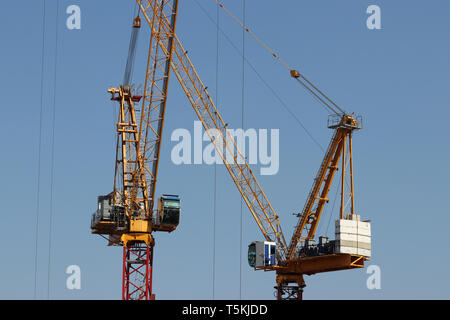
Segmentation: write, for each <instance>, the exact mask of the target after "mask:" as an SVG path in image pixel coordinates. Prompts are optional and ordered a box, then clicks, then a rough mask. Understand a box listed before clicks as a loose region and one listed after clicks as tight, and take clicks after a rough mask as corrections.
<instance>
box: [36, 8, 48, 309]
mask: <svg viewBox="0 0 450 320" xmlns="http://www.w3.org/2000/svg"><path fill="white" fill-rule="evenodd" d="M42 2H43V7H44V8H43V14H42V48H41V54H42V57H41V105H40V113H39V142H38V148H39V150H38V160H37V166H38V173H37V182H36V183H37V190H36V226H35V240H34V241H35V247H34V251H35V252H34V293H33V297H34V299H35V300H36V297H37V273H38V240H39V215H40V212H39V211H40V197H41V194H40V191H41V150H42V121H43V108H44V64H45V33H46V30H45V20H46V19H45V18H46V1H45V0H43V1H42Z"/></svg>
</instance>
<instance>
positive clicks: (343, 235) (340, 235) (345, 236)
mask: <svg viewBox="0 0 450 320" xmlns="http://www.w3.org/2000/svg"><path fill="white" fill-rule="evenodd" d="M336 240H347V241H357V242H361V243H370V242H371V238H370V237H369V236H361V235H356V234H352V233H338V234H336Z"/></svg>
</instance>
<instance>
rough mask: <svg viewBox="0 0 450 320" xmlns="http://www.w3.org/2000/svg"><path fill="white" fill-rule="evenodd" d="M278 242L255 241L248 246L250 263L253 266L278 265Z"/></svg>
mask: <svg viewBox="0 0 450 320" xmlns="http://www.w3.org/2000/svg"><path fill="white" fill-rule="evenodd" d="M276 251H277V244H276V243H275V242H270V241H254V242H252V243H251V244H250V245H249V246H248V264H249V265H250V267H252V268H255V269H256V268H267V267H273V266H275V265H276V263H277V261H276Z"/></svg>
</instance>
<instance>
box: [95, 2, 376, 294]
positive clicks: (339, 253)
mask: <svg viewBox="0 0 450 320" xmlns="http://www.w3.org/2000/svg"><path fill="white" fill-rule="evenodd" d="M136 1H137V3H138V5H139V8H140V11H141V12H142V14H143V16H144V17H145V20H146V21H147V23H148V25H149V27H150V30H151V40H150V53H149V60H148V61H149V62H148V67H147V77H146V86H145V88H146V92H145V94H144V97H143V100H144V102H143V104H142V113H141V114H142V116H141V117H140V121H138V120H137V117H136V112H135V109H134V102H136V101H138V100H139V99H140V97H136V96H133V95H132V94H131V93H130V90H128V89H127V88H126V87H121V88H120V89H111V90H110V92H112V93H113V98H114V99H117V100H119V101H120V104H121V114H122V118H119V124H118V155H121V157H119V156H118V158H117V161H116V182H115V186H116V184H117V182H118V180H120V181H121V182H123V187H122V188H121V189H119V188H116V187H115V189H114V192H113V193H112V194H111V195H109V198H108V199H112V203H113V209H114V208H115V207H118V208H119V209H120V210H118V209H114V210H116V211H118V212H120V214H121V215H122V216H123V219H124V221H125V223H124V225H123V226H122V225H120V227H117V226H118V224H117V222H114V223H109V222H108V221H102V219H97V220H98V222H97V224H95V223H94V224H93V226H94V227H93V232H94V233H99V234H108V235H109V240H110V244H119V245H123V246H124V286H123V288H124V290H123V291H124V292H125V293H124V294H123V298H124V299H129V298H133V296H132V295H130V294H129V292H130V288H129V283H127V281H129V280H127V279H128V278H127V277H129V275H130V274H131V273H130V271H129V270H128V269H127V268H131V271H134V269H133V265H132V262H133V261H136V260H132V259H131V258H130V257H129V255H130V253H133V254H134V253H135V251H136V248H139V250H142V251H145V250H147V256H146V255H145V254H142V253H139V254H138V255H137V256H138V258H139V259H137V260H138V261H143V260H145V261H147V262H146V267H147V269H149V270H150V271H149V272H150V280H149V275H148V274H147V273H143V272H135V274H138V275H139V276H140V277H141V278H140V281H141V282H142V283H144V285H143V286H141V288H143V287H145V285H147V286H148V285H150V288H146V289H145V290H146V291H147V292H149V293H150V298H151V259H150V260H149V259H148V255H150V256H151V257H152V256H153V255H152V252H153V245H154V239H153V237H152V236H151V232H152V231H168V232H171V231H173V230H174V229H175V228H176V226H177V225H178V221H179V211H178V216H177V218H176V219H168V220H169V221H173V220H175V221H176V223H174V224H168V225H164V224H162V223H161V219H162V220H164V217H165V216H166V214H167V213H166V212H165V211H164V208H165V206H164V205H162V206H161V209H160V208H158V210H157V217H159V219H156V220H155V219H154V217H153V197H154V190H155V185H156V178H157V167H158V157H159V151H160V146H161V143H160V142H161V134H162V127H163V123H164V121H163V119H164V109H165V103H166V99H167V84H168V81H169V75H170V70H172V71H173V72H174V74H175V76H176V77H177V79H178V81H179V83H180V84H181V86H182V88H183V90H184V92H185V94H186V96H187V98H188V99H189V101H190V103H191V105H192V107H193V109H194V112H195V113H196V114H197V116H198V118H199V120H200V121H201V122H202V125H203V127H204V129H205V131H206V132H207V133H208V134H209V136H210V138H211V141H212V142H213V144H214V145H215V147H216V151H217V153H218V154H219V155H220V157H221V158H222V160H223V163H224V164H225V166H226V168H227V170H228V172H229V173H230V175H231V177H232V179H233V181H234V183H235V184H236V186H237V188H238V190H239V192H240V193H241V195H242V198H243V200H244V202H245V203H246V205H247V207H248V208H249V210H250V213H251V214H252V216H253V218H254V220H255V222H256V223H257V225H258V227H259V229H260V231H261V233H262V235H263V237H264V239H265V241H264V242H254V243H252V244H251V245H250V246H249V263H250V265H251V266H252V267H254V268H255V269H256V270H265V271H275V272H276V274H277V279H276V280H277V286H276V288H277V296H278V298H279V299H301V298H302V292H303V288H304V286H305V281H304V279H303V276H304V275H311V274H316V273H321V272H329V271H337V270H345V269H354V268H363V267H364V261H365V260H367V259H369V256H370V247H367V245H366V244H367V243H366V242H360V241H359V239H360V238H364V237H365V238H367V237H368V236H369V237H370V225H369V223H368V222H360V221H359V215H357V214H356V213H355V207H354V186H353V157H352V153H353V151H352V133H353V131H355V130H358V129H360V128H361V119H360V117H356V116H353V115H349V114H347V113H346V112H344V111H343V110H342V109H341V108H339V107H338V106H337V105H335V104H334V103H332V101H331V100H330V99H329V98H327V97H326V96H325V95H324V94H323V93H322V92H321V91H320V90H318V89H317V88H316V87H315V86H314V85H313V84H312V83H310V82H309V81H308V80H307V79H306V78H305V77H304V76H303V75H302V74H300V73H299V72H298V71H296V70H291V76H292V77H293V78H295V79H297V80H298V81H299V82H300V83H301V84H303V85H304V86H306V88H307V89H308V91H310V92H311V93H313V94H314V95H315V96H316V97H317V98H319V99H320V100H322V101H323V102H325V103H326V105H327V106H328V107H329V108H330V110H332V111H333V115H332V116H330V118H329V128H331V129H333V130H335V133H334V135H333V138H332V140H331V142H330V144H329V146H328V149H327V151H326V153H325V156H324V159H323V161H322V163H321V166H320V168H319V171H318V173H317V175H316V178H315V180H314V183H313V187H312V189H311V192H310V194H309V196H308V197H307V201H306V204H305V207H304V209H303V211H302V213H301V214H299V220H298V223H297V226H296V228H295V231H294V234H293V236H292V238H291V240H290V242H289V243H288V242H286V239H285V236H284V234H283V232H282V229H281V224H280V221H279V216H278V215H277V214H276V212H275V210H274V209H273V207H272V205H271V204H270V202H269V200H268V199H267V197H266V195H265V193H264V191H263V190H262V188H261V186H260V184H259V183H258V181H257V179H256V177H255V175H254V174H253V172H252V170H251V168H250V166H249V165H248V163H247V161H246V158H245V156H244V155H243V154H242V153H241V152H240V151H239V149H238V146H237V144H236V142H235V140H234V139H233V137H232V136H231V134H230V132H229V131H228V130H227V125H226V123H225V122H224V121H223V119H222V117H221V115H220V113H219V112H218V110H217V108H216V106H215V105H214V103H213V100H212V98H211V96H210V95H209V93H208V91H207V89H206V87H205V86H204V84H203V83H202V81H201V79H200V77H199V75H198V73H197V72H196V70H195V68H194V66H193V64H192V62H191V60H190V59H189V57H188V55H187V51H186V50H185V49H184V48H183V46H182V45H181V42H180V40H179V39H178V37H177V35H176V34H175V26H176V18H177V11H178V0H136ZM158 72H159V73H158ZM115 94H117V95H118V97H116V96H115ZM145 101H147V102H145ZM151 101H156V102H153V103H152V102H151ZM327 101H328V102H330V104H328V103H327ZM152 106H156V107H155V109H158V110H159V112H157V113H156V114H157V116H156V118H155V117H152V116H149V114H150V113H151V112H152V111H153V110H154V108H152ZM123 119H127V121H124V122H121V121H122V120H123ZM155 119H156V120H157V121H156V123H158V126H157V128H158V129H155V128H154V126H153V123H154V121H155ZM138 124H139V125H138ZM212 129H214V130H212ZM144 132H145V133H144ZM147 133H149V134H150V135H152V134H153V135H154V138H153V140H152V139H151V138H148V136H147ZM213 133H214V134H213ZM148 143H149V145H147V144H148ZM150 146H151V147H150ZM127 150H128V152H127ZM150 150H151V151H150ZM226 154H233V155H234V156H233V157H232V158H231V159H230V158H227V156H226ZM127 157H129V159H128V158H127ZM124 159H128V160H127V161H126V165H125V161H124ZM149 161H152V164H153V165H152V170H149V168H150V167H149ZM338 170H341V179H340V188H341V194H340V197H341V208H340V219H339V220H338V221H336V234H337V236H339V239H337V240H335V241H334V242H333V241H328V239H325V238H324V237H321V238H320V243H319V246H316V245H315V244H314V241H313V240H314V238H315V231H316V228H317V225H318V222H319V219H320V216H321V213H322V211H323V209H324V205H325V203H327V202H328V201H329V199H328V193H329V190H330V187H331V183H332V181H333V178H334V177H335V174H336V172H337V171H338ZM118 172H119V175H118ZM146 177H149V178H146ZM118 199H119V200H118ZM163 200H164V199H163ZM163 200H162V201H163ZM99 201H100V198H99ZM166 207H170V206H166ZM122 208H123V209H122ZM178 209H179V199H178ZM114 210H113V211H114ZM99 211H100V208H99ZM110 225H113V226H114V227H111V226H110ZM102 228H103V229H102ZM105 228H106V229H105ZM359 229H361V230H362V231H363V232H362V233H361V234H359ZM355 230H356V233H355V234H354V233H353V232H355ZM354 236H356V240H354V239H353V237H354ZM350 238H351V239H350ZM369 243H370V242H369ZM355 245H356V247H355ZM360 245H361V246H360ZM363 250H366V251H363ZM142 251H139V252H142ZM140 255H142V256H140ZM136 281H137V280H136ZM132 284H133V286H136V285H135V284H134V283H132ZM127 285H128V287H127ZM127 290H128V291H127ZM141 291H142V290H141ZM127 292H128V293H127ZM133 292H134V291H133ZM144 298H148V295H145V296H144Z"/></svg>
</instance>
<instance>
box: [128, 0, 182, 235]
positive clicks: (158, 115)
mask: <svg viewBox="0 0 450 320" xmlns="http://www.w3.org/2000/svg"><path fill="white" fill-rule="evenodd" d="M148 3H149V5H150V3H153V8H154V9H153V11H152V19H151V24H152V30H154V32H152V33H151V38H150V44H149V59H148V63H147V70H146V78H145V92H144V97H143V100H142V112H141V113H140V114H141V117H140V122H139V141H140V151H141V152H140V153H139V154H140V155H141V157H142V158H141V161H142V163H143V165H142V166H141V167H140V168H141V169H142V170H145V172H143V173H141V174H142V175H144V176H145V177H146V182H145V185H146V186H147V190H146V193H145V197H146V198H145V197H144V198H143V199H142V201H143V202H144V205H145V206H148V208H147V209H146V213H147V215H149V217H150V218H151V217H152V215H153V209H154V203H155V201H154V199H155V190H156V182H157V177H158V167H159V154H160V150H161V138H162V134H163V128H164V115H165V110H166V104H167V90H168V86H169V78H170V71H171V68H170V64H171V60H172V54H173V50H172V43H173V34H174V30H175V26H176V21H177V9H178V0H169V1H167V0H166V1H155V0H153V1H151V2H150V1H149V2H148ZM149 5H148V6H149ZM148 6H147V7H146V8H144V9H142V11H143V12H147V11H148ZM144 10H145V11H144ZM156 16H164V17H166V18H167V19H168V21H169V26H170V30H168V29H167V28H164V26H163V25H162V23H161V21H163V20H162V19H156V18H155V17H156ZM158 41H160V42H161V43H164V45H165V47H166V48H167V51H165V52H163V51H162V50H161V48H160V46H159V45H158ZM136 174H138V173H137V172H136ZM153 228H156V229H157V227H156V226H153Z"/></svg>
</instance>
